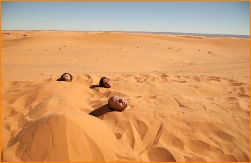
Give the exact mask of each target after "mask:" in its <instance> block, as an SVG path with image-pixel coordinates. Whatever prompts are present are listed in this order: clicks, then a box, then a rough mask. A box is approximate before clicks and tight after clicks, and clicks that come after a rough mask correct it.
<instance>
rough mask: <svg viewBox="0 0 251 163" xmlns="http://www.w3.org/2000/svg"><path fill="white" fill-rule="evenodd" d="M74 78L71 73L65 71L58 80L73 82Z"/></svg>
mask: <svg viewBox="0 0 251 163" xmlns="http://www.w3.org/2000/svg"><path fill="white" fill-rule="evenodd" d="M72 79H73V77H72V75H71V74H69V73H64V74H63V75H61V77H60V79H58V81H67V82H71V81H72Z"/></svg>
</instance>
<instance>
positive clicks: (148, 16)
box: [2, 2, 250, 35]
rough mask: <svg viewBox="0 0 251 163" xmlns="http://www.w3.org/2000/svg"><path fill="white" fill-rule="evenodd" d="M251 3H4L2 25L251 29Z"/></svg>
mask: <svg viewBox="0 0 251 163" xmlns="http://www.w3.org/2000/svg"><path fill="white" fill-rule="evenodd" d="M249 5H250V3H249V2H2V30H72V31H145V32H184V33H203V34H237V35H249V34H250V8H249Z"/></svg>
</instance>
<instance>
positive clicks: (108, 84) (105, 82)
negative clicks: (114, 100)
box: [99, 77, 112, 88]
mask: <svg viewBox="0 0 251 163" xmlns="http://www.w3.org/2000/svg"><path fill="white" fill-rule="evenodd" d="M99 85H100V87H105V88H110V87H111V86H112V82H111V81H110V79H108V78H107V77H102V78H101V79H100V81H99Z"/></svg>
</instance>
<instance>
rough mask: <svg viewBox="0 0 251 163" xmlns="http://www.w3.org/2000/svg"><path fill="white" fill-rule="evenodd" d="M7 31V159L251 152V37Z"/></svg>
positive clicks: (211, 157)
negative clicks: (119, 106)
mask: <svg viewBox="0 0 251 163" xmlns="http://www.w3.org/2000/svg"><path fill="white" fill-rule="evenodd" d="M7 33H9V34H8V35H7V34H3V38H2V43H3V49H2V53H3V54H2V86H1V88H2V114H1V115H2V161H7V162H9V161H13V162H17V161H36V162H40V161H50V162H53V161H62V162H72V161H79V162H82V161H89V162H92V161H96V162H106V161H107V162H124V161H137V162H140V161H143V162H149V161H151V162H158V161H160V162H162V161H166V162H168V161H172V162H176V161H177V162H183V161H186V162H189V161H201V162H204V161H213V162H217V161H223V162H224V161H245V162H247V161H249V160H250V149H249V147H250V145H249V144H250V136H249V134H250V130H249V128H250V109H249V108H250V83H249V44H248V43H249V39H236V38H207V37H185V36H171V35H152V34H125V33H77V32H62V33H60V35H58V34H59V32H45V31H41V32H27V31H26V32H18V31H17V32H7ZM24 35H25V36H24ZM58 37H59V38H58ZM45 40H46V41H45ZM122 45H123V46H122ZM63 72H70V73H71V74H72V75H73V81H72V82H62V81H60V82H59V81H56V80H57V78H59V77H60V75H61V74H62V73H63ZM102 76H106V77H109V78H110V80H111V81H112V82H113V87H112V88H109V89H107V88H101V87H99V86H98V82H99V79H100V78H101V77H102ZM113 95H120V96H123V97H125V98H126V99H127V100H128V102H129V104H130V106H131V109H130V110H127V111H124V112H116V111H111V110H110V109H109V108H108V106H107V100H108V99H109V98H110V97H111V96H113Z"/></svg>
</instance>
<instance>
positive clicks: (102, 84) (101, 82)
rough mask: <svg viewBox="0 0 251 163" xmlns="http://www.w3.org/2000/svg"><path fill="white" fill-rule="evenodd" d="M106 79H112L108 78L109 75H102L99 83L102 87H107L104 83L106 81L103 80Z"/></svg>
mask: <svg viewBox="0 0 251 163" xmlns="http://www.w3.org/2000/svg"><path fill="white" fill-rule="evenodd" d="M104 79H107V80H110V79H108V78H107V77H102V78H101V79H100V80H99V85H100V87H105V85H104V83H103V80H104Z"/></svg>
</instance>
